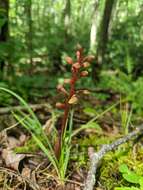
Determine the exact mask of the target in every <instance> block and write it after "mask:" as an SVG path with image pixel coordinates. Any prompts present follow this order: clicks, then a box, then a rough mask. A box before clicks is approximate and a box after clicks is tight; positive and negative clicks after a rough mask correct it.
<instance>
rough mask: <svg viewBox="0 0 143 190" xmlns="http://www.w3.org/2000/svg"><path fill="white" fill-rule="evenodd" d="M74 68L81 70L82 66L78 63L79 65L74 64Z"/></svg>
mask: <svg viewBox="0 0 143 190" xmlns="http://www.w3.org/2000/svg"><path fill="white" fill-rule="evenodd" d="M73 67H74V68H75V69H80V67H81V66H80V63H78V62H77V63H74V64H73Z"/></svg>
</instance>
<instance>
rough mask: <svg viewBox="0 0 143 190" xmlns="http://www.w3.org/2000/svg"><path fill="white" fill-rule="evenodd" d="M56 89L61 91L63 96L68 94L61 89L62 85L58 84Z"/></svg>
mask: <svg viewBox="0 0 143 190" xmlns="http://www.w3.org/2000/svg"><path fill="white" fill-rule="evenodd" d="M57 89H58V90H59V91H61V92H62V93H63V94H65V95H68V92H67V91H66V89H65V88H64V87H63V85H62V84H58V86H57Z"/></svg>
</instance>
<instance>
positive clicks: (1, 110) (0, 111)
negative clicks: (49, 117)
mask: <svg viewBox="0 0 143 190" xmlns="http://www.w3.org/2000/svg"><path fill="white" fill-rule="evenodd" d="M29 107H30V108H31V109H32V110H34V111H35V110H38V109H41V108H44V107H45V108H47V109H48V110H49V112H51V106H50V105H49V104H47V103H45V104H29ZM16 110H20V111H22V110H23V111H24V110H26V108H25V107H24V106H13V107H3V108H0V115H3V114H8V113H10V112H12V111H16Z"/></svg>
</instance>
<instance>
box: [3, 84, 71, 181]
mask: <svg viewBox="0 0 143 190" xmlns="http://www.w3.org/2000/svg"><path fill="white" fill-rule="evenodd" d="M0 90H1V91H4V92H7V93H8V94H10V95H12V96H14V97H15V98H16V99H18V100H19V102H20V103H21V104H22V105H23V106H24V107H25V108H26V110H27V112H28V114H25V113H24V112H21V111H19V112H18V113H13V115H14V117H15V118H16V119H17V121H18V122H19V123H20V124H21V125H22V126H23V127H24V128H26V129H27V130H28V131H29V133H30V134H31V136H32V139H33V140H34V141H35V143H36V144H37V145H38V146H39V148H40V149H41V150H42V151H43V152H44V154H45V155H46V156H47V158H48V159H49V161H50V162H51V164H52V165H53V167H54V169H55V170H56V172H57V175H58V177H59V179H60V180H61V182H62V183H64V181H65V178H66V171H67V167H68V162H69V159H70V149H71V139H72V126H73V123H72V121H73V111H71V117H70V122H69V130H67V131H65V134H64V139H63V143H62V147H61V155H60V159H59V160H58V159H57V158H56V156H55V152H54V149H53V145H52V142H51V141H50V140H49V138H48V137H47V136H46V134H45V132H44V130H43V129H42V125H41V123H40V122H39V120H38V118H37V117H36V115H35V114H34V112H33V111H32V109H31V108H30V107H29V105H28V104H27V103H26V102H25V100H24V99H23V98H21V97H20V96H19V95H17V94H15V93H14V92H12V91H11V90H8V89H6V88H3V87H0ZM55 130H56V129H55Z"/></svg>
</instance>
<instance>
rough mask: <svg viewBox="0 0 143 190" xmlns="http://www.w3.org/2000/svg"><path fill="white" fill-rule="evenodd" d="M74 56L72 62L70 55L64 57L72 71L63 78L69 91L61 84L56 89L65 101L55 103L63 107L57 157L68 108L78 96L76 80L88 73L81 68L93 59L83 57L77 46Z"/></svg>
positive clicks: (56, 145) (57, 142)
mask: <svg viewBox="0 0 143 190" xmlns="http://www.w3.org/2000/svg"><path fill="white" fill-rule="evenodd" d="M76 57H77V60H76V62H75V63H74V62H73V60H72V58H71V57H67V58H66V61H67V63H68V64H70V65H71V73H72V75H71V79H65V80H64V83H65V84H67V83H69V84H70V90H69V93H68V92H67V91H66V89H65V88H64V86H63V85H58V86H57V89H58V90H59V91H60V92H62V93H63V94H64V95H65V102H64V103H59V102H58V103H57V104H56V106H57V108H61V109H64V115H63V119H62V125H61V129H60V130H59V136H58V138H57V141H56V143H55V155H56V157H57V158H59V156H60V153H61V146H62V141H63V135H64V133H65V130H66V126H67V121H68V116H69V112H70V108H71V106H72V105H73V104H76V103H77V101H78V98H77V95H76V89H75V87H76V82H77V81H78V79H80V78H81V77H86V76H87V75H88V71H86V70H83V69H85V68H87V67H88V66H90V62H91V61H92V60H93V59H94V56H87V57H83V48H81V47H80V48H78V50H77V51H76Z"/></svg>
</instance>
